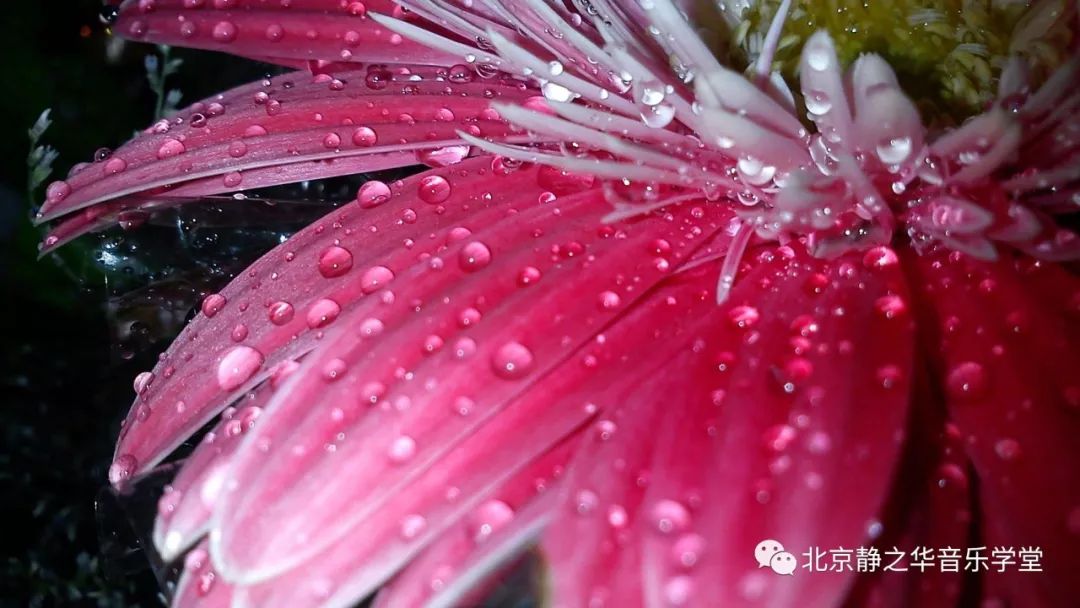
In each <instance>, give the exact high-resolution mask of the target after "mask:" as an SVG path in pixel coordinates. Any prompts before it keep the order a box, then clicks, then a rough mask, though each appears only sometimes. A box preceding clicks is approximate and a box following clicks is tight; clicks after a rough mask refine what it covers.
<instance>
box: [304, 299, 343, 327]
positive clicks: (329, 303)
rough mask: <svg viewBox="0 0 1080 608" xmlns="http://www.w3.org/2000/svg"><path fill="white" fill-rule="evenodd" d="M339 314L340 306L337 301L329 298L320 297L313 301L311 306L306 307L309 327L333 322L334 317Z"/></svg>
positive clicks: (324, 325)
mask: <svg viewBox="0 0 1080 608" xmlns="http://www.w3.org/2000/svg"><path fill="white" fill-rule="evenodd" d="M340 314H341V306H340V305H338V303H337V302H335V301H333V300H331V299H329V298H322V299H320V300H317V301H315V303H314V304H312V305H311V308H309V309H308V313H307V326H308V327H310V328H311V329H318V328H320V327H326V326H327V325H329V324H331V323H333V322H334V319H337V318H338V315H340Z"/></svg>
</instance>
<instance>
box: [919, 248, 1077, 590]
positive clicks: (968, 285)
mask: <svg viewBox="0 0 1080 608" xmlns="http://www.w3.org/2000/svg"><path fill="white" fill-rule="evenodd" d="M913 258H914V260H913V266H914V268H915V269H916V271H917V281H918V282H919V284H920V285H922V286H923V288H924V300H925V303H926V307H927V311H928V315H927V318H928V323H927V325H928V326H929V327H930V330H931V332H930V333H931V335H933V336H935V337H936V338H937V339H938V340H939V341H940V342H939V343H940V345H941V346H940V353H939V354H938V356H937V357H935V363H936V370H937V372H938V373H939V374H940V378H941V383H942V389H943V390H944V393H945V397H946V400H947V403H948V407H949V410H948V411H949V415H950V417H951V418H952V419H953V420H954V421H955V424H956V426H957V427H958V429H959V432H960V433H961V434H962V436H963V438H964V446H965V448H966V450H967V453H968V455H969V456H970V458H971V461H972V462H973V463H974V465H975V472H976V474H977V476H978V490H979V497H980V499H981V500H980V503H981V516H982V538H981V539H980V543H981V544H982V545H984V546H986V547H987V548H986V550H985V551H984V554H985V555H986V556H987V557H991V553H992V551H993V549H994V548H995V547H1002V548H1010V547H1011V548H1013V549H1014V550H1016V551H1019V550H1020V549H1021V547H1023V548H1039V549H1041V551H1042V557H1041V559H1040V560H1039V562H1040V563H1041V568H1042V570H1043V571H1044V572H1043V573H1030V572H1022V571H1019V564H1020V561H1021V560H1020V558H1019V556H1018V555H1015V556H1014V557H1013V560H1014V563H1013V564H1012V565H1008V566H1005V567H1004V570H1005V572H1002V573H998V572H997V570H998V569H999V567H995V566H991V568H990V570H991V572H990V573H988V574H984V581H985V582H984V595H985V596H986V597H987V599H988V600H1000V601H1002V602H1004V603H1007V604H1010V605H1017V606H1052V605H1065V604H1068V603H1070V602H1072V601H1073V600H1074V598H1075V597H1076V593H1077V591H1078V589H1077V583H1076V574H1075V573H1076V571H1077V569H1080V560H1078V556H1080V485H1077V483H1076V480H1077V477H1078V475H1080V470H1078V468H1077V467H1078V463H1080V444H1078V443H1077V441H1076V438H1077V437H1078V436H1080V420H1078V417H1077V408H1078V407H1080V382H1078V381H1077V379H1076V370H1077V369H1080V356H1078V355H1077V351H1076V348H1075V345H1076V344H1077V343H1078V340H1080V324H1078V323H1077V321H1078V316H1080V281H1077V279H1076V277H1074V276H1073V275H1072V274H1071V273H1069V272H1067V271H1066V270H1065V269H1063V268H1061V267H1060V266H1057V265H1054V264H1048V263H1041V262H1033V261H1031V260H1030V259H1027V258H1018V259H1016V260H1000V261H997V262H981V261H975V260H972V259H971V258H968V257H966V256H963V255H961V254H956V253H948V252H945V251H940V252H936V253H933V254H927V255H924V256H913ZM991 560H992V557H991Z"/></svg>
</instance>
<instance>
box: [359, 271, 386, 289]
mask: <svg viewBox="0 0 1080 608" xmlns="http://www.w3.org/2000/svg"><path fill="white" fill-rule="evenodd" d="M393 280H394V272H393V271H392V270H390V269H389V268H387V267H386V266H372V267H371V268H368V269H367V270H365V271H364V274H363V275H362V276H361V277H360V290H361V291H363V292H364V293H374V292H376V291H378V290H380V289H382V288H383V287H386V285H387V284H389V283H390V281H393Z"/></svg>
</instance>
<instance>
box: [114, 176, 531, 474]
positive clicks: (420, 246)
mask: <svg viewBox="0 0 1080 608" xmlns="http://www.w3.org/2000/svg"><path fill="white" fill-rule="evenodd" d="M491 165H492V159H491V158H480V159H475V160H468V161H465V162H463V163H461V164H459V165H455V166H454V167H452V168H446V169H437V170H432V171H429V172H427V173H425V174H423V175H419V176H416V177H413V178H410V179H408V180H405V181H403V182H395V183H393V184H391V185H390V190H391V192H392V194H393V196H392V197H391V198H390V200H389V201H388V202H386V203H384V204H382V205H380V206H378V207H375V208H373V209H363V208H361V207H360V206H359V205H358V204H356V203H354V204H352V205H348V206H346V207H344V208H342V209H340V210H338V211H335V212H333V213H331V214H330V215H329V216H327V217H326V218H325V219H324V220H321V221H318V222H316V223H314V224H313V225H311V226H309V227H308V228H306V229H304V230H303V231H301V232H299V233H297V234H296V235H295V236H293V237H292V238H291V239H289V240H288V241H287V242H285V243H284V244H282V245H281V246H279V247H278V248H276V249H274V250H273V251H271V252H270V253H268V254H267V255H265V256H264V257H263V258H261V259H260V260H259V261H257V262H255V264H253V265H252V266H251V267H250V268H249V269H248V270H247V271H245V272H244V273H243V274H241V275H240V276H238V277H237V278H236V279H234V280H233V282H232V283H230V284H229V285H228V286H227V287H226V288H225V289H223V290H222V291H221V293H220V294H218V295H216V296H215V297H214V298H213V299H214V300H215V302H216V304H215V305H214V306H209V307H205V306H204V311H205V312H208V313H212V316H207V315H206V314H201V315H197V316H196V317H195V319H194V320H193V321H192V322H191V323H190V324H189V325H188V326H187V327H186V328H185V329H184V331H183V332H182V333H181V334H180V336H179V337H178V338H177V340H176V341H175V342H174V343H173V344H172V345H171V346H170V347H169V349H168V350H167V351H166V353H165V356H164V358H163V359H162V361H161V362H160V363H159V364H158V365H157V366H156V367H155V368H154V375H155V378H156V379H155V381H154V382H153V383H151V384H150V386H149V387H148V389H147V390H146V391H145V392H144V393H142V394H141V395H139V397H138V399H137V400H136V403H135V404H134V406H133V407H132V410H131V413H130V414H129V415H128V420H127V422H126V423H125V426H124V429H123V431H122V433H121V436H120V440H119V445H118V446H117V462H116V464H115V466H114V470H113V471H112V472H111V473H112V475H111V476H112V477H113V480H114V481H119V480H121V479H124V478H126V477H128V476H130V475H131V474H133V473H135V472H137V471H142V470H145V469H146V468H148V467H151V466H153V465H154V464H156V463H157V462H158V461H160V460H161V458H163V457H164V456H165V455H166V454H168V452H169V451H171V450H172V449H173V448H174V447H175V446H177V445H179V444H180V443H181V442H182V441H183V440H184V439H185V438H187V437H188V436H190V435H191V434H192V433H194V432H195V431H197V430H198V429H199V428H200V427H202V425H204V424H206V422H208V421H209V420H210V419H211V418H213V417H214V416H215V415H216V414H217V413H218V412H219V411H221V409H223V408H224V407H225V406H226V405H228V404H229V402H231V401H232V400H233V399H235V398H237V397H238V396H240V395H241V394H243V391H244V390H246V389H247V388H248V387H249V386H254V385H256V384H258V382H260V381H261V379H263V378H266V377H267V376H269V375H270V374H271V372H272V371H273V370H274V369H275V366H277V365H279V364H281V363H282V362H283V361H288V360H290V359H295V358H296V357H298V356H299V355H301V354H303V353H304V352H306V351H308V350H310V349H312V348H314V347H315V345H316V344H317V343H318V341H319V339H320V338H321V337H322V335H323V331H324V328H323V327H319V326H321V325H324V324H327V323H330V322H333V319H331V318H330V317H329V316H325V315H320V316H319V317H318V318H313V319H311V321H312V322H311V323H309V322H308V316H309V315H310V314H312V309H313V307H314V306H315V305H316V303H320V302H323V301H325V300H330V301H332V302H334V303H336V304H338V305H339V306H340V307H341V309H342V310H344V311H348V310H349V309H350V308H351V307H353V306H355V303H356V301H357V300H359V299H361V298H363V297H364V296H365V295H366V293H368V292H373V291H376V290H377V288H379V287H382V285H381V284H376V281H377V280H379V277H380V273H382V271H381V270H378V268H385V269H387V270H388V271H389V272H390V273H391V274H398V273H401V272H403V271H405V270H406V269H407V268H409V267H410V266H413V265H414V264H416V261H417V259H424V258H425V257H426V256H430V255H432V254H434V253H436V252H438V251H439V250H441V249H443V248H444V247H445V246H446V241H447V239H448V238H452V229H453V228H454V227H455V226H458V224H457V222H460V221H463V220H464V219H465V218H471V221H472V222H476V223H475V224H473V225H474V226H476V227H479V226H483V225H485V224H487V223H490V222H493V221H495V219H497V218H500V217H503V216H504V215H505V213H506V212H507V211H506V210H507V209H510V208H512V207H513V206H514V205H535V204H536V201H537V192H539V191H540V189H539V188H538V187H537V188H521V185H522V184H534V183H535V182H536V180H537V178H538V177H539V176H541V175H543V174H544V170H542V169H537V168H535V167H532V168H522V169H520V170H518V171H516V172H511V173H506V174H505V175H503V172H504V170H500V171H499V172H496V171H494V170H492V168H491ZM500 167H501V165H500ZM434 176H439V177H442V178H444V179H446V180H447V183H448V184H451V185H452V186H451V188H450V190H449V196H448V197H447V198H446V200H444V201H442V202H441V203H438V204H429V203H426V202H424V201H423V199H422V198H421V197H420V196H419V195H418V188H419V187H420V185H421V184H422V183H423V181H424V180H425V179H427V180H429V183H430V179H431V178H433V177H434ZM508 189H513V190H511V191H510V192H509V193H506V194H503V195H502V196H501V197H500V200H498V201H497V204H493V202H492V200H490V198H489V197H487V196H486V195H487V194H489V193H491V192H506V191H507V190H508ZM425 196H428V197H429V198H431V197H430V196H429V195H425ZM439 196H442V193H441V192H440V193H439ZM335 256H337V257H341V258H342V261H344V260H346V259H347V260H348V261H349V265H338V266H336V267H335V266H334V265H333V263H334V261H335V259H334V258H335ZM322 258H325V261H326V263H327V265H326V267H325V269H324V271H325V272H326V275H325V276H324V275H323V274H320V259H322ZM371 269H375V270H371ZM384 278H385V277H384ZM219 302H223V303H219ZM316 312H317V311H316ZM324 316H325V318H324ZM241 324H242V325H244V326H245V327H246V329H247V337H246V338H245V340H244V342H243V346H246V347H248V348H251V349H253V350H254V351H256V352H257V353H259V354H260V355H261V356H262V357H263V358H264V361H263V364H262V366H261V368H259V370H258V371H256V372H255V373H254V374H253V375H252V376H251V378H250V379H249V380H248V381H247V382H244V383H242V384H241V385H239V386H231V387H229V388H223V387H222V386H221V385H219V384H218V383H217V382H215V381H214V378H216V377H217V375H218V371H219V368H220V367H221V361H222V359H223V357H224V356H225V354H226V353H228V352H231V351H232V349H234V348H235V347H237V344H235V343H233V342H232V341H231V340H230V339H229V336H230V334H231V333H232V331H233V329H234V328H235V327H236V326H237V325H241ZM312 325H314V326H315V327H314V328H312V327H311V326H312ZM181 404H182V406H181ZM143 407H145V408H146V409H145V410H143V409H142V408H143ZM139 411H143V412H144V413H149V416H139V415H136V414H137V413H138V412H139Z"/></svg>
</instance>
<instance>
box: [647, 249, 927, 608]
mask: <svg viewBox="0 0 1080 608" xmlns="http://www.w3.org/2000/svg"><path fill="white" fill-rule="evenodd" d="M908 307H909V302H908V297H907V294H906V287H905V285H904V278H903V275H902V273H901V272H900V268H899V263H898V261H897V256H896V254H895V253H894V252H893V251H891V250H889V249H887V248H884V247H879V248H875V249H872V250H870V251H868V252H866V253H865V254H854V253H851V254H847V255H845V256H843V257H841V258H839V259H837V260H834V261H830V262H822V261H819V260H813V259H811V258H808V256H806V255H805V254H804V253H802V252H798V251H796V252H792V251H791V250H785V249H784V248H781V249H779V250H777V251H776V252H775V253H773V252H769V251H767V250H766V251H764V252H759V258H758V267H757V268H755V269H753V270H752V271H751V273H750V274H748V275H747V276H746V277H744V278H743V279H742V281H741V282H739V283H736V286H735V290H734V291H733V293H732V295H731V298H730V299H729V304H728V305H726V306H725V307H723V308H722V309H721V310H720V311H718V313H717V316H716V317H714V321H713V325H712V326H710V329H713V331H714V332H715V333H714V334H713V335H710V336H708V337H706V338H704V341H705V343H706V346H705V348H704V349H703V350H702V356H701V357H700V358H699V359H698V360H697V361H696V362H695V363H694V366H693V367H692V369H691V373H693V374H694V376H693V378H695V379H694V380H693V381H692V382H693V383H694V384H695V385H696V386H697V387H698V388H697V389H696V392H695V393H694V394H693V395H692V398H690V399H687V400H685V403H686V404H687V406H686V409H685V413H684V415H683V416H680V417H675V416H667V417H665V419H664V424H663V425H662V426H660V427H658V428H657V430H656V432H657V434H658V440H657V449H656V452H655V454H656V456H655V458H654V460H653V462H652V465H651V468H650V472H651V475H652V479H653V482H652V483H650V485H649V487H648V489H647V491H646V497H645V501H644V511H645V513H646V514H647V515H646V516H645V517H644V518H643V519H642V520H641V521H639V528H638V531H639V533H640V534H641V535H642V542H643V545H642V555H643V561H644V572H645V575H644V580H645V585H646V591H645V593H646V598H649V599H650V600H651V601H656V600H658V599H664V600H666V601H669V602H672V603H677V601H686V602H688V604H687V605H695V604H696V603H697V602H700V601H704V598H708V601H709V602H716V603H717V604H718V605H725V606H726V605H790V604H799V605H806V606H832V605H835V604H837V603H838V602H839V601H840V600H841V599H842V598H843V597H844V594H845V592H846V590H847V588H848V586H849V585H850V584H851V583H852V582H853V580H854V574H853V573H832V574H830V576H814V575H811V574H808V573H807V572H803V571H799V572H796V573H795V574H794V575H793V576H791V577H783V576H777V575H776V574H775V573H773V572H771V571H769V570H768V569H762V568H760V567H759V563H758V561H757V560H756V559H755V557H758V556H756V553H755V551H756V547H757V545H758V543H759V542H761V541H763V540H766V539H775V540H778V541H779V542H780V543H782V544H783V546H784V547H785V548H786V550H787V551H788V552H790V553H792V554H794V556H795V559H796V560H797V562H798V563H800V564H802V563H804V562H805V558H804V557H803V555H802V554H803V552H805V551H807V550H809V549H810V548H811V547H819V548H823V547H824V548H833V547H841V546H842V547H856V546H859V545H866V544H868V543H867V541H868V539H870V538H872V536H873V534H874V532H873V530H874V525H875V523H876V521H877V518H878V517H879V516H880V515H881V513H882V509H883V505H884V502H885V499H886V496H887V493H888V491H889V489H890V486H891V481H892V477H893V474H894V471H895V470H896V468H897V465H898V461H899V453H900V450H899V448H900V446H901V444H902V443H903V441H904V426H905V424H906V422H907V406H908V400H909V386H910V375H911V373H912V364H913V360H914V339H913V338H914V336H913V331H912V329H913V325H914V324H913V321H912V318H911V314H910V313H909V310H908ZM694 534H696V535H698V536H697V537H694V536H690V535H694ZM694 540H699V541H703V542H704V544H703V545H701V546H697V545H698V544H700V543H695V542H693V541H694ZM688 544H689V546H690V547H691V549H687V548H686V547H687V545H688ZM688 551H689V552H691V553H693V554H694V556H695V559H694V560H693V562H692V563H689V562H690V560H688V559H687V552H688Z"/></svg>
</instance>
